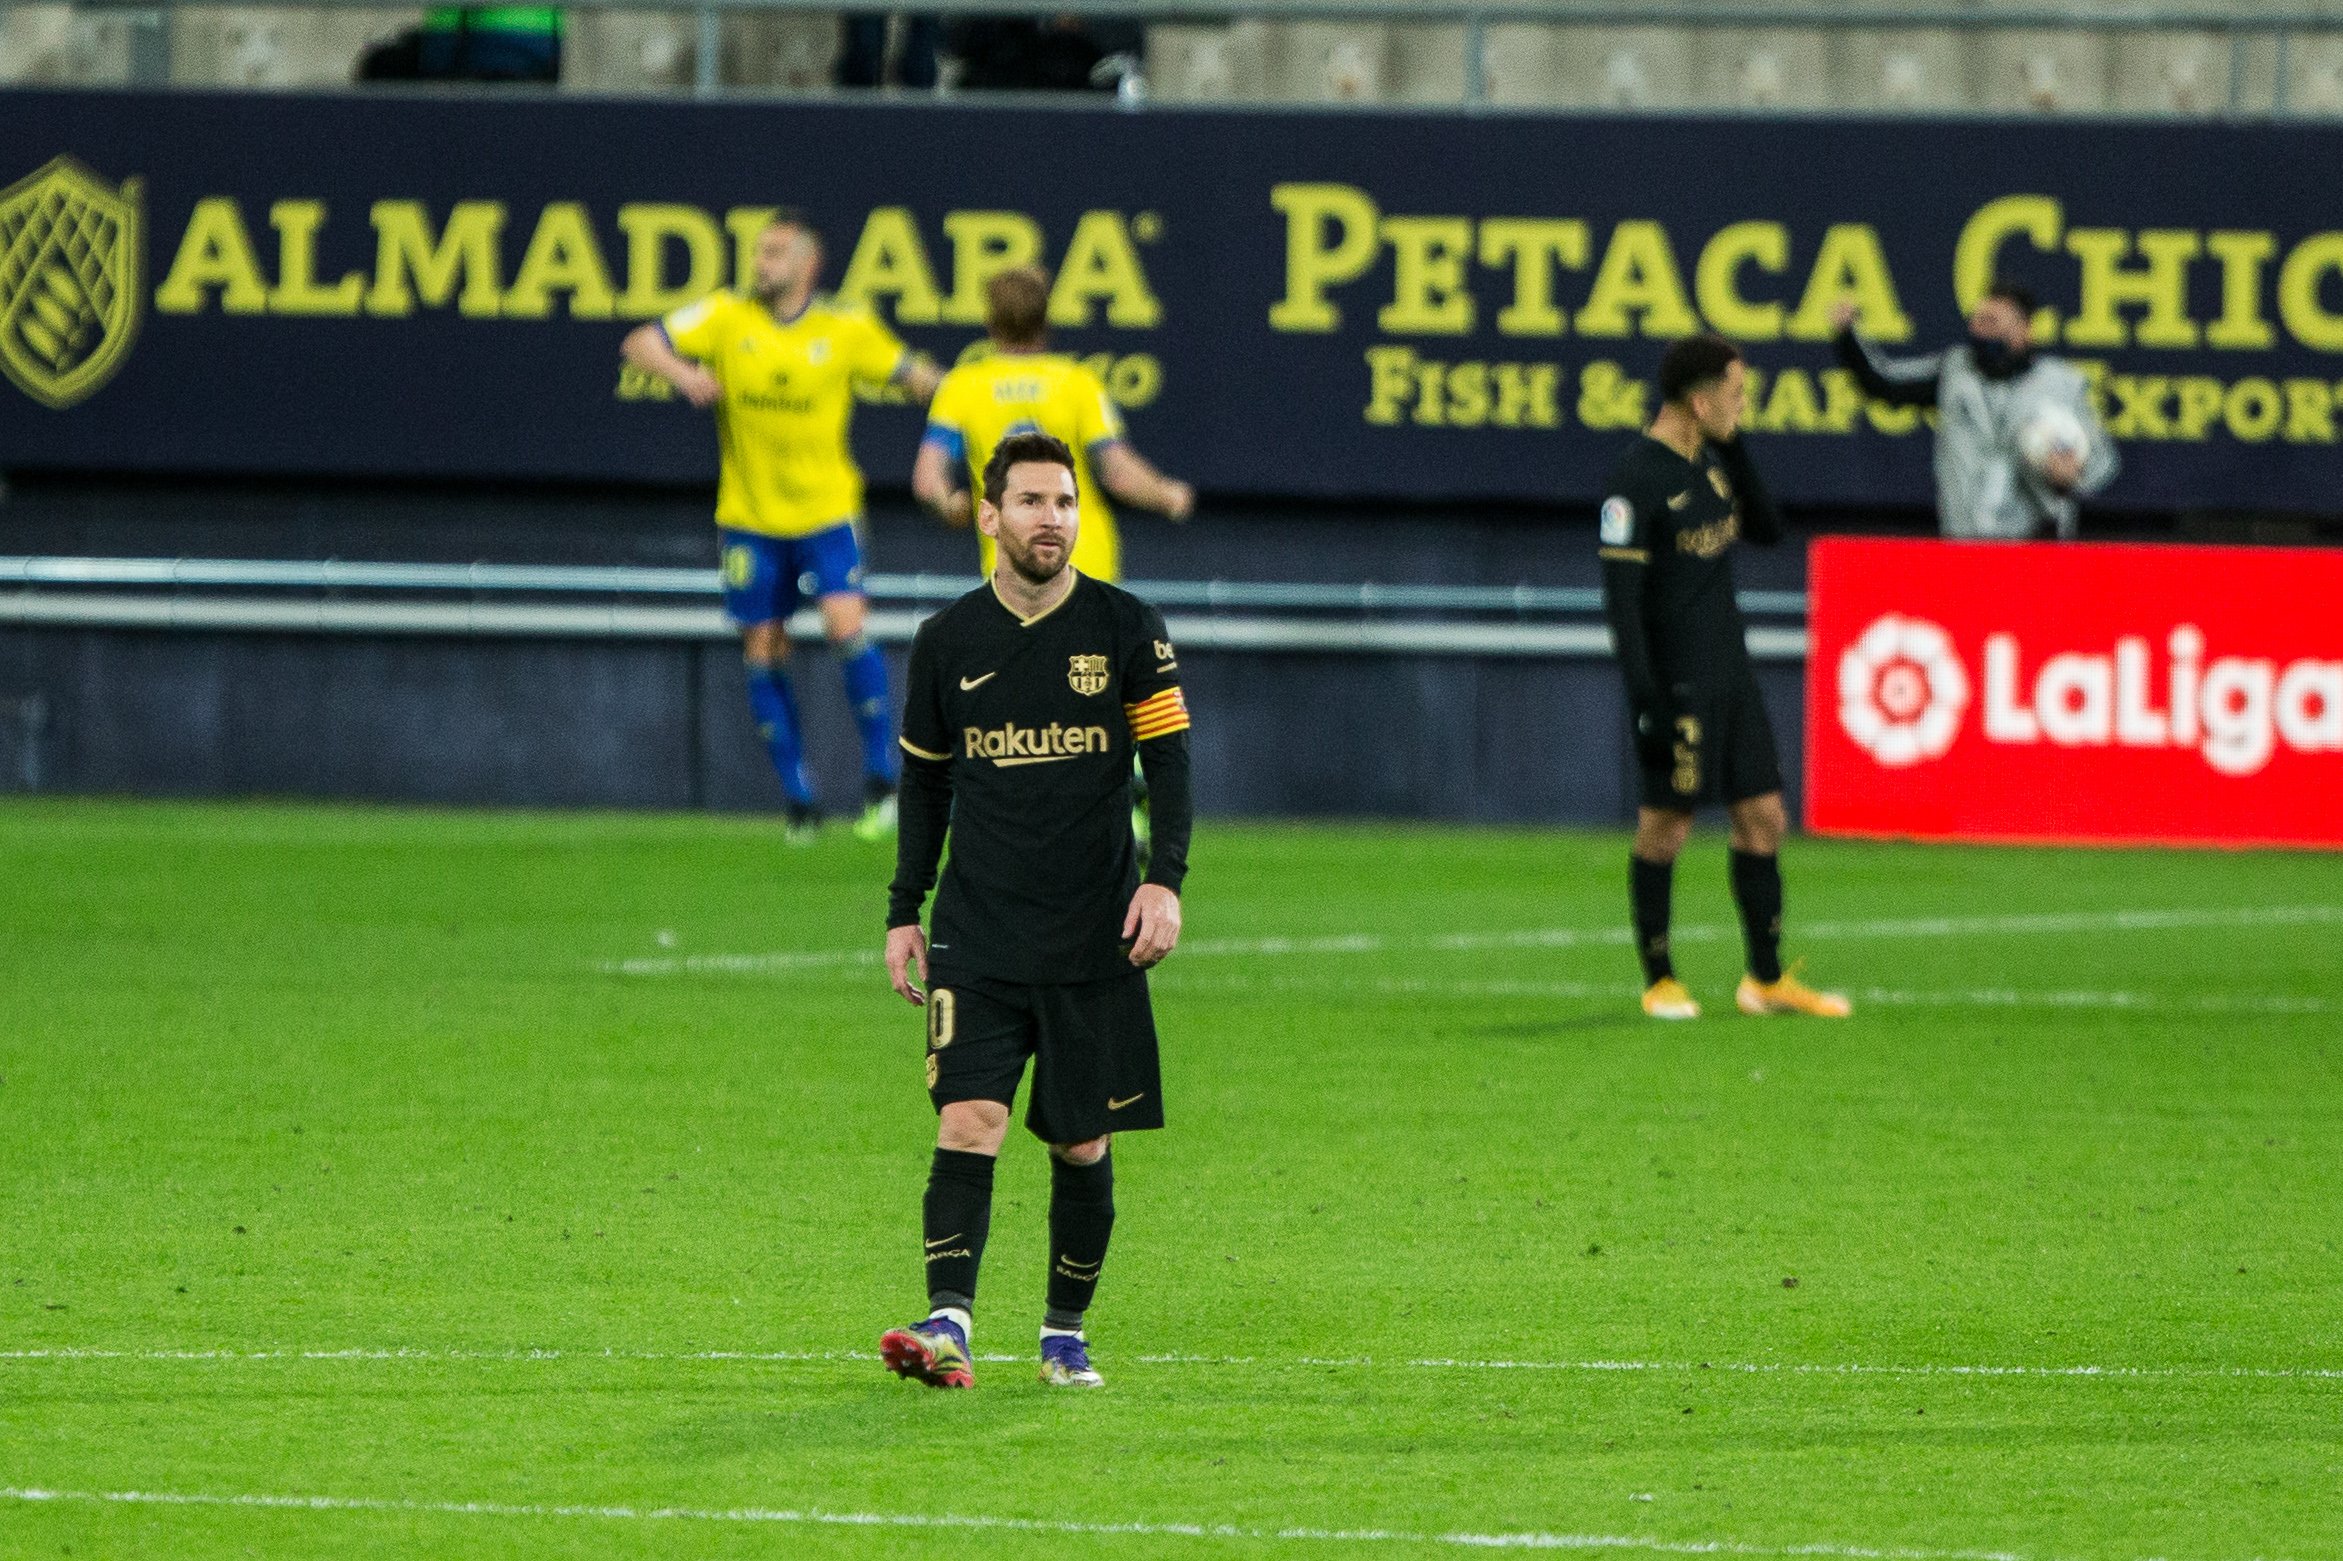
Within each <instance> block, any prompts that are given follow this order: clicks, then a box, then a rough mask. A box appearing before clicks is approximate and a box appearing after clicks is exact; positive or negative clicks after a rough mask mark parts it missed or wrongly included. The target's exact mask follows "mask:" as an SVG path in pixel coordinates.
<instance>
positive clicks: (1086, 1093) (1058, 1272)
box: [880, 433, 1193, 1387]
mask: <svg viewBox="0 0 2343 1561" xmlns="http://www.w3.org/2000/svg"><path fill="white" fill-rule="evenodd" d="M983 498H984V502H983V504H982V506H981V508H980V509H979V511H978V515H977V524H978V525H980V526H981V527H983V528H984V530H985V533H986V534H987V535H988V536H991V537H993V538H994V540H995V542H996V543H997V544H998V546H997V549H996V555H997V556H996V559H995V564H994V569H993V575H992V579H991V580H990V581H989V582H988V583H987V584H985V585H984V586H981V587H979V588H978V589H977V590H975V591H972V592H970V593H969V594H968V595H966V596H964V597H962V598H960V599H959V600H958V601H956V602H954V603H953V604H952V605H951V606H949V607H947V608H945V609H944V610H943V611H942V612H940V613H938V614H936V615H935V616H934V617H933V618H930V619H929V620H928V621H927V622H926V623H925V624H923V625H921V627H920V630H919V634H918V636H917V637H916V639H915V640H914V641H913V643H912V648H911V665H910V670H909V673H908V675H907V677H906V679H905V704H904V712H903V749H904V755H905V764H904V780H903V789H902V794H901V795H902V813H901V825H900V829H901V832H900V834H899V836H898V839H897V857H896V872H895V881H894V884H893V886H892V890H891V892H890V896H889V905H888V911H887V925H888V931H887V972H888V976H889V978H890V979H891V980H892V981H893V982H894V985H895V990H896V991H897V992H899V993H901V994H902V995H903V997H904V998H906V999H907V1000H909V1001H910V1002H912V1003H915V1004H922V1005H924V1006H925V1008H926V1010H927V1019H928V1025H927V1064H926V1065H927V1087H928V1095H929V1099H930V1101H931V1102H932V1103H933V1104H934V1106H935V1108H936V1111H937V1117H938V1121H937V1133H936V1152H935V1159H934V1162H933V1164H932V1165H931V1167H930V1171H929V1177H928V1186H927V1197H926V1201H925V1205H924V1223H925V1227H926V1228H925V1232H924V1236H925V1240H926V1244H927V1251H926V1269H927V1288H928V1303H929V1315H928V1317H927V1319H926V1320H925V1321H924V1322H920V1323H916V1324H913V1325H912V1326H910V1327H907V1328H897V1329H891V1330H889V1331H888V1333H887V1334H886V1335H885V1336H884V1337H883V1338H882V1339H881V1340H880V1351H881V1354H882V1355H883V1356H884V1357H885V1359H886V1361H887V1364H888V1366H889V1367H890V1368H891V1369H893V1370H895V1371H896V1372H898V1373H900V1374H901V1375H904V1376H909V1377H916V1378H919V1379H920V1380H922V1381H925V1382H928V1383H930V1384H932V1385H935V1386H939V1387H963V1386H966V1385H968V1383H969V1381H970V1377H971V1372H970V1367H969V1362H968V1353H967V1340H968V1332H969V1329H970V1327H971V1320H972V1314H973V1310H974V1307H975V1300H976V1279H977V1269H978V1265H979V1263H980V1262H981V1261H982V1259H983V1256H984V1246H985V1237H986V1234H987V1231H988V1230H989V1228H990V1223H991V1218H992V1179H993V1166H994V1161H995V1159H996V1157H997V1156H998V1155H999V1153H1000V1149H1001V1143H1002V1140H1003V1139H1004V1138H1005V1137H1006V1136H1007V1133H1008V1128H1009V1108H1010V1106H1011V1104H1012V1103H1013V1102H1014V1101H1015V1099H1016V1095H1017V1089H1018V1086H1019V1084H1020V1082H1021V1081H1022V1079H1023V1076H1024V1073H1025V1067H1026V1063H1027V1060H1028V1059H1030V1060H1031V1061H1032V1063H1033V1070H1034V1078H1033V1087H1032V1093H1031V1095H1030V1097H1029V1099H1028V1104H1027V1110H1026V1118H1025V1120H1026V1125H1027V1127H1029V1128H1030V1129H1031V1130H1032V1132H1033V1134H1034V1136H1036V1137H1037V1138H1039V1139H1040V1140H1041V1141H1042V1142H1043V1143H1045V1144H1047V1145H1048V1146H1049V1151H1050V1154H1051V1156H1052V1157H1053V1163H1052V1165H1051V1171H1050V1174H1051V1188H1050V1217H1049V1225H1050V1267H1049V1282H1048V1306H1047V1309H1046V1311H1045V1312H1044V1313H1043V1319H1042V1338H1041V1357H1042V1378H1043V1380H1044V1381H1046V1382H1051V1383H1053V1384H1058V1385H1066V1386H1084V1387H1095V1386H1097V1385H1098V1384H1099V1381H1100V1378H1099V1374H1098V1372H1097V1371H1096V1370H1095V1369H1094V1368H1092V1366H1091V1365H1090V1360H1089V1353H1088V1345H1087V1342H1086V1340H1085V1338H1084V1336H1083V1333H1082V1321H1083V1314H1084V1312H1085V1311H1086V1310H1087V1309H1088V1307H1089V1305H1090V1302H1091V1298H1092V1295H1093V1294H1094V1292H1095V1291H1096V1289H1097V1286H1098V1280H1099V1274H1100V1272H1101V1269H1102V1267H1103V1265H1104V1263H1105V1261H1106V1248H1107V1238H1108V1235H1109V1232H1110V1231H1111V1230H1112V1228H1113V1224H1114V1199H1113V1188H1114V1168H1113V1161H1112V1157H1111V1155H1110V1153H1109V1148H1110V1144H1111V1141H1112V1138H1113V1135H1114V1134H1116V1133H1119V1132H1129V1131H1134V1130H1137V1129H1142V1128H1152V1127H1160V1126H1162V1125H1163V1089H1162V1079H1161V1075H1160V1072H1159V1069H1158V1066H1157V1060H1156V1036H1155V1020H1154V1016H1153V1013H1152V1011H1151V1009H1150V1007H1149V1003H1148V994H1147V976H1146V971H1147V969H1148V967H1149V966H1152V965H1154V964H1155V963H1156V962H1157V961H1159V960H1161V959H1162V958H1163V957H1164V956H1165V955H1167V954H1169V953H1170V952H1171V951H1172V948H1173V947H1174V945H1175V944H1176V943H1177V942H1178V940H1179V933H1180V901H1179V890H1180V886H1181V883H1182V880H1183V878H1184V877H1185V874H1186V871H1187V856H1188V838H1189V833H1190V828H1191V820H1192V813H1193V809H1192V806H1191V803H1190V796H1189V778H1188V736H1187V733H1188V713H1187V703H1186V698H1185V696H1184V695H1183V694H1182V692H1181V690H1180V684H1179V658H1178V653H1177V651H1176V650H1175V649H1174V648H1173V646H1172V643H1171V639H1170V636H1169V634H1168V632H1167V631H1166V629H1165V628H1164V623H1163V618H1162V615H1161V614H1159V613H1157V612H1156V611H1155V609H1154V608H1152V607H1149V606H1148V605H1147V604H1146V603H1144V602H1142V601H1140V600H1139V599H1138V598H1137V597H1135V596H1133V595H1131V594H1130V593H1129V592H1127V591H1124V590H1122V589H1120V588H1118V587H1116V586H1112V585H1109V584H1107V583H1105V582H1104V581H1099V580H1092V579H1090V578H1088V577H1087V576H1084V575H1082V574H1080V573H1079V572H1077V571H1076V570H1074V569H1072V568H1070V567H1068V563H1067V560H1068V558H1069V557H1070V555H1071V554H1072V551H1073V546H1074V540H1075V537H1076V535H1077V529H1078V526H1079V523H1080V507H1079V503H1080V501H1079V495H1078V492H1077V485H1076V478H1075V474H1074V462H1073V456H1072V454H1071V452H1070V451H1069V450H1068V449H1067V448H1066V446H1065V445H1063V444H1061V443H1060V442H1059V441H1057V440H1056V439H1053V438H1051V437H1049V436H1048V435H1046V434H1037V433H1028V434H1015V435H1011V436H1010V437H1008V438H1006V439H1004V440H1002V441H1001V443H1000V444H999V446H998V447H996V449H995V450H994V452H993V456H992V458H991V460H990V461H989V462H988V463H987V464H986V469H985V473H984V494H983ZM1134 752H1135V753H1136V754H1137V756H1138V762H1139V764H1140V765H1141V766H1142V767H1143V768H1144V770H1145V771H1146V774H1147V778H1148V780H1149V782H1150V784H1151V786H1152V788H1153V791H1154V805H1155V850H1154V853H1153V857H1152V859H1151V861H1150V862H1149V864H1148V866H1147V869H1146V872H1145V877H1144V880H1142V877H1141V872H1140V868H1139V864H1138V854H1137V850H1136V845H1135V842H1134V840H1133V838H1132V832H1131V796H1130V788H1131V767H1132V756H1133V754H1134ZM947 832H948V833H949V835H950V839H951V856H950V860H949V861H948V862H947V863H946V864H945V865H944V868H943V877H942V882H941V883H940V885H937V878H936V869H937V861H938V859H939V857H940V856H941V854H942V852H943V848H944V843H945V836H946V834H947ZM930 885H937V887H936V899H935V910H934V914H933V917H932V922H931V931H932V934H933V936H932V940H931V939H930V937H929V936H928V934H925V933H922V931H921V930H920V925H919V912H920V905H921V902H922V901H923V900H924V899H925V898H926V896H927V891H928V888H929V886H930ZM914 972H916V978H917V979H916V981H915V980H914ZM923 988H924V990H923Z"/></svg>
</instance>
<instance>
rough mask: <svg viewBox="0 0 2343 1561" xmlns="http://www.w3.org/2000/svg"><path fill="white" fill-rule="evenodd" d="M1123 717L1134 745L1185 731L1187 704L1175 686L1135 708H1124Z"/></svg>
mask: <svg viewBox="0 0 2343 1561" xmlns="http://www.w3.org/2000/svg"><path fill="white" fill-rule="evenodd" d="M1123 714H1124V716H1125V717H1126V718H1128V719H1129V721H1130V723H1131V741H1133V742H1135V743H1143V742H1145V741H1147V740H1148V739H1149V738H1150V737H1168V736H1170V735H1171V734H1172V733H1174V732H1184V731H1186V730H1187V729H1188V701H1187V700H1186V698H1185V697H1183V696H1182V695H1181V693H1180V689H1179V685H1178V684H1176V683H1175V684H1173V685H1172V686H1171V687H1170V688H1167V689H1165V690H1163V691H1162V692H1161V693H1158V694H1154V695H1151V696H1150V697H1148V698H1146V699H1142V700H1140V701H1139V702H1138V703H1137V704H1135V705H1125V706H1123Z"/></svg>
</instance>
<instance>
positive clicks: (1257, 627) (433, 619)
mask: <svg viewBox="0 0 2343 1561" xmlns="http://www.w3.org/2000/svg"><path fill="white" fill-rule="evenodd" d="M977 583H978V582H977V580H976V578H975V577H974V576H964V575H938V574H907V575H904V574H878V575H872V576H870V577H868V578H867V579H866V580H865V582H864V588H865V590H866V591H867V592H868V593H869V595H870V597H871V600H872V602H873V603H874V605H875V607H876V609H877V610H876V611H874V612H873V613H872V615H871V619H870V632H871V634H872V635H873V637H874V638H877V639H879V640H882V641H885V642H889V643H896V644H900V643H904V642H906V641H908V640H909V639H910V637H911V634H912V632H913V631H914V630H915V629H916V628H917V627H918V626H919V623H920V621H921V620H922V619H923V618H925V617H927V616H928V615H929V614H930V613H932V612H933V611H935V610H936V609H937V608H938V607H940V606H942V605H944V604H945V603H947V602H950V601H951V600H953V599H954V598H956V597H958V596H960V595H961V594H963V593H964V592H966V591H968V590H970V589H972V588H974V587H975V586H976V585H977ZM1129 585H1130V589H1131V590H1133V591H1135V592H1137V593H1138V594H1139V595H1140V596H1142V597H1144V598H1146V599H1147V600H1149V601H1151V602H1153V603H1155V604H1156V605H1157V606H1158V607H1161V608H1164V609H1167V619H1168V622H1169V627H1170V629H1171V632H1172V634H1173V636H1174V638H1176V639H1179V640H1181V641H1183V642H1185V643H1186V644H1188V645H1189V646H1191V647H1193V648H1195V649H1198V650H1223V651H1249V652H1303V653H1320V654H1326V653H1347V654H1379V655H1433V656H1444V655H1463V656H1499V657H1553V656H1564V657H1582V656H1607V655H1609V654H1610V648H1611V645H1610V632H1609V630H1608V629H1607V628H1606V627H1605V625H1604V623H1603V621H1602V593H1601V592H1600V591H1598V590H1594V589H1591V588H1587V587H1573V586H1532V585H1513V586H1478V585H1421V584H1388V585H1387V584H1380V583H1375V582H1357V583H1342V584H1334V583H1315V582H1281V581H1265V580H1135V581H1131V582H1129ZM721 595H722V587H721V582H720V581H719V579H718V576H717V574H716V571H714V570H712V569H676V568H647V567H646V568H638V567H630V566H598V565H538V564H420V563H368V562H343V561H338V560H284V559H219V558H73V557H44V556H0V624H15V625H19V626H24V627H32V626H49V627H59V628H63V627H78V628H98V629H130V630H179V631H193V632H209V633H237V632H242V633H308V634H380V635H408V634H420V635H450V636H458V637H465V636H480V637H521V638H530V637H552V638H586V639H646V640H708V639H728V638H730V637H731V636H732V634H733V633H734V630H733V627H732V625H731V624H730V623H729V622H727V620H726V619H725V617H724V614H723V610H722V607H721V605H720V598H721ZM679 599H680V600H679ZM1740 602H1741V607H1742V610H1743V612H1744V613H1746V614H1747V615H1749V616H1750V617H1751V618H1753V619H1758V620H1765V621H1760V622H1756V623H1753V624H1752V625H1751V627H1750V630H1749V646H1750V650H1751V653H1752V654H1754V655H1756V656H1758V657H1760V658H1761V659H1766V660H1796V659H1799V658H1802V657H1803V656H1804V655H1805V651H1806V633H1805V627H1804V621H1805V612H1806V598H1805V596H1804V595H1803V594H1802V593H1800V592H1796V591H1744V592H1742V593H1741V594H1740ZM790 631H791V632H792V633H793V634H796V635H798V636H800V637H803V638H806V639H809V640H811V639H816V638H819V636H820V633H821V625H820V621H819V619H818V618H817V617H816V615H815V614H813V613H811V612H806V613H802V614H800V615H799V617H798V618H797V619H796V620H794V621H793V622H792V623H791V625H790Z"/></svg>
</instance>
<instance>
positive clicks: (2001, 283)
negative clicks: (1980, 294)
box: [1985, 276, 2041, 320]
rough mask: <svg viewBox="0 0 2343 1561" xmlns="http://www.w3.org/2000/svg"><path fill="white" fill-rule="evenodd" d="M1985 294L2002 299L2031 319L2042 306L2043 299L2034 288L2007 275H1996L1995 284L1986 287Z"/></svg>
mask: <svg viewBox="0 0 2343 1561" xmlns="http://www.w3.org/2000/svg"><path fill="white" fill-rule="evenodd" d="M1985 296H1986V297H1988V298H1998V299H2000V300H2001V301H2002V302H2003V303H2005V304H2008V305H2009V306H2010V307H2011V308H2013V309H2015V310H2017V312H2018V313H2020V314H2022V315H2024V316H2025V317H2026V318H2027V319H2029V320H2031V319H2032V318H2034V311H2035V310H2036V309H2038V308H2040V307H2041V300H2040V299H2038V298H2036V297H2035V296H2034V290H2033V289H2032V288H2030V287H2028V286H2027V285H2026V284H2025V283H2023V282H2020V281H2016V280H2014V279H2013V278H2010V277H2006V276H2000V277H1995V278H1994V279H1993V285H1992V286H1991V287H1989V288H1987V289H1985Z"/></svg>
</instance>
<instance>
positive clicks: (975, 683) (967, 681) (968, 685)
mask: <svg viewBox="0 0 2343 1561" xmlns="http://www.w3.org/2000/svg"><path fill="white" fill-rule="evenodd" d="M999 676H1000V674H999V673H998V672H987V673H986V674H985V675H984V676H983V677H980V678H962V679H961V680H960V692H961V693H963V694H965V693H967V692H968V691H969V690H970V689H972V688H981V687H983V686H984V685H985V684H987V683H990V682H991V681H992V680H993V679H994V678H997V677H999Z"/></svg>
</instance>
